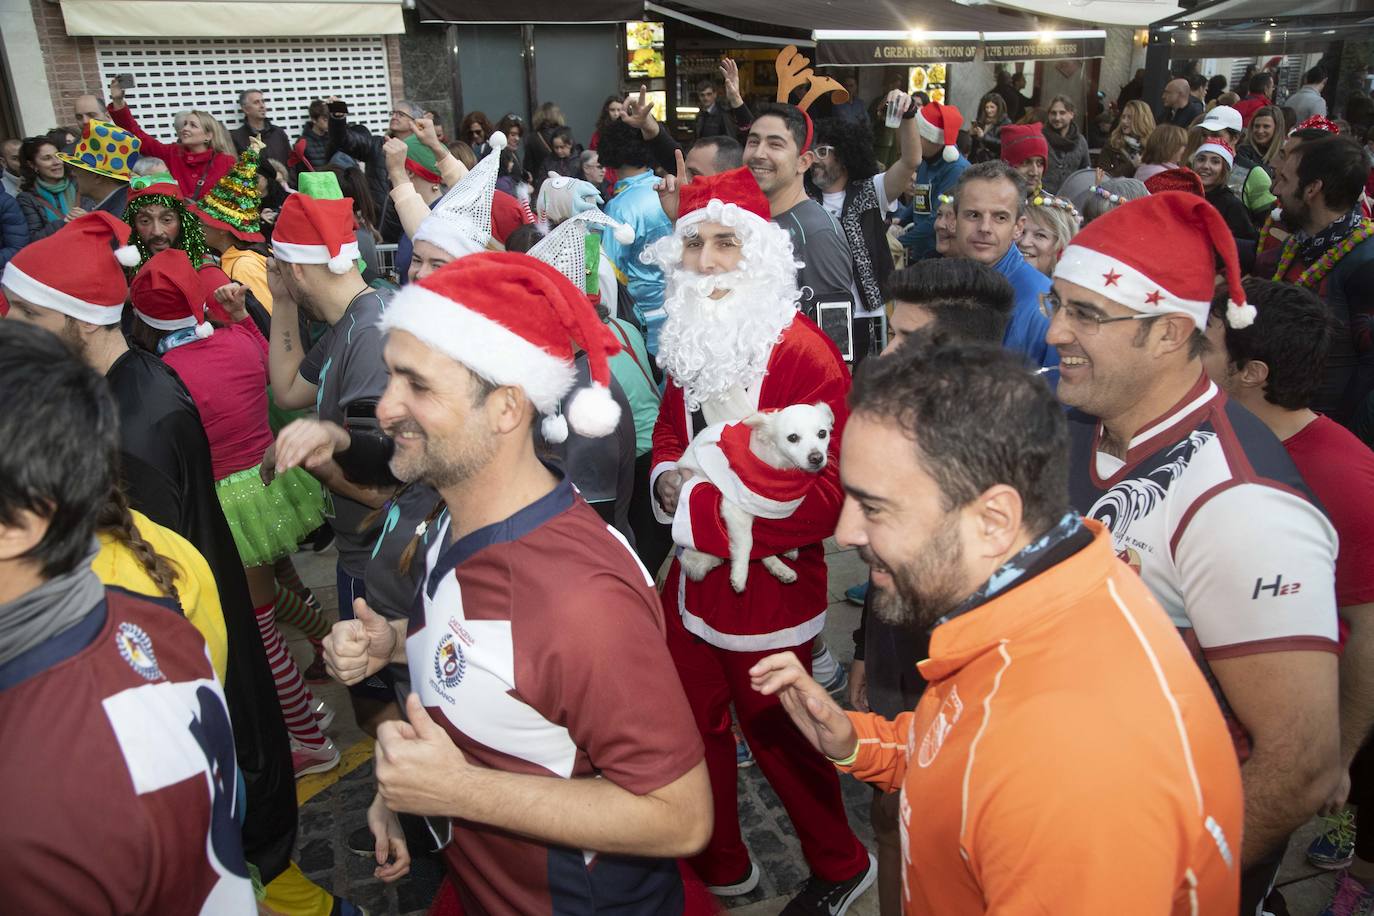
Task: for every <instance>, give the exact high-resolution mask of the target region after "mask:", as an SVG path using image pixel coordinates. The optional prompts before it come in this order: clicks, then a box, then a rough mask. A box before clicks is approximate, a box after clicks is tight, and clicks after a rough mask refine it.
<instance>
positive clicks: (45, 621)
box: [0, 539, 105, 665]
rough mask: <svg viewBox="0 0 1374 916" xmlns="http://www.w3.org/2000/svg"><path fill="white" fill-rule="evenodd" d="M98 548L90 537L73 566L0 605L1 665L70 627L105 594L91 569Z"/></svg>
mask: <svg viewBox="0 0 1374 916" xmlns="http://www.w3.org/2000/svg"><path fill="white" fill-rule="evenodd" d="M99 550H100V542H99V541H96V540H94V539H92V542H91V552H90V553H89V554H87V555H86V557H85V559H83V560H82V561H81V562H80V563H78V564H77V566H76V569H74V570H72V571H71V572H69V573H67V574H65V575H61V576H57V577H56V578H53V579H49V580H48V581H47V582H44V583H43V584H42V585H40V586H38V588H36V589H34V590H33V591H31V592H27V593H25V594H23V595H20V596H19V597H18V598H16V599H14V600H13V601H11V602H9V603H8V604H0V665H3V664H5V663H6V662H8V661H10V660H11V659H13V658H16V657H18V656H19V655H22V654H23V653H25V652H27V651H28V650H30V649H32V648H33V647H34V646H37V645H39V644H40V643H43V642H46V641H47V640H49V639H52V638H53V637H54V636H57V635H58V634H60V633H64V632H66V631H67V630H69V629H71V628H72V627H74V626H76V625H77V624H78V623H80V622H81V621H82V620H84V619H85V618H86V615H87V614H89V613H90V612H91V611H92V609H94V608H95V606H96V604H98V603H99V602H100V599H101V598H103V597H104V595H105V586H104V584H102V583H101V581H100V579H99V578H98V577H97V576H96V574H95V572H94V570H92V569H91V561H92V560H94V559H95V555H96V553H97V552H98V551H99Z"/></svg>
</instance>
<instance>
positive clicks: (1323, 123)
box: [1293, 115, 1341, 134]
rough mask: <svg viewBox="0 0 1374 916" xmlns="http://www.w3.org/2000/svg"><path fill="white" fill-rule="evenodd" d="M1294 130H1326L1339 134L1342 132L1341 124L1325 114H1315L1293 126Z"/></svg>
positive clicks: (1329, 132)
mask: <svg viewBox="0 0 1374 916" xmlns="http://www.w3.org/2000/svg"><path fill="white" fill-rule="evenodd" d="M1293 130H1294V131H1299V130H1324V131H1326V132H1327V133H1328V134H1339V133H1340V132H1341V126H1340V125H1339V124H1337V123H1336V122H1335V121H1333V120H1331V119H1330V118H1328V117H1326V116H1325V115H1313V116H1312V117H1310V118H1308V119H1307V120H1306V121H1303V122H1302V123H1301V124H1299V125H1298V126H1297V127H1295V128H1293Z"/></svg>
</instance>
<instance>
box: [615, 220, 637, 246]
mask: <svg viewBox="0 0 1374 916" xmlns="http://www.w3.org/2000/svg"><path fill="white" fill-rule="evenodd" d="M612 234H613V235H614V236H615V240H616V241H617V242H619V243H620V244H622V245H630V244H632V243H633V242H634V240H635V230H634V227H633V226H627V225H626V224H624V223H619V224H617V225H616V227H615V231H614V233H612Z"/></svg>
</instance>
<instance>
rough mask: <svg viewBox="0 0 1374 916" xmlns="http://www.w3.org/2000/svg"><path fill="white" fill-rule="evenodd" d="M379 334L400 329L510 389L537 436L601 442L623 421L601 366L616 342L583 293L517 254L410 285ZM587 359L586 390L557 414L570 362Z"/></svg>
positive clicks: (571, 377)
mask: <svg viewBox="0 0 1374 916" xmlns="http://www.w3.org/2000/svg"><path fill="white" fill-rule="evenodd" d="M381 327H382V330H384V331H405V332H407V333H409V334H413V335H414V336H415V337H417V338H418V339H419V340H421V341H423V342H424V343H425V344H427V345H429V346H430V347H432V348H433V349H435V350H438V351H439V352H440V353H443V354H445V355H446V356H449V357H451V358H452V359H454V360H456V361H457V362H459V363H462V364H463V365H464V366H465V367H467V369H468V370H469V371H470V372H473V373H475V374H476V375H479V376H481V377H482V378H484V379H486V380H487V381H488V382H490V383H492V384H493V385H516V386H519V387H520V388H523V389H524V391H525V395H526V396H527V397H528V398H529V399H530V400H531V401H532V402H534V406H535V409H536V410H538V411H539V412H540V413H541V414H543V415H544V421H543V423H542V425H541V430H542V431H543V434H544V438H545V439H546V440H548V441H549V442H554V443H557V442H562V441H563V440H564V439H566V438H567V437H568V427H569V425H571V426H572V428H573V430H575V431H576V432H577V433H579V434H580V435H583V436H591V437H596V436H607V435H610V434H611V433H613V432H614V431H615V429H616V426H617V424H619V422H620V405H618V404H617V403H616V402H615V401H614V399H612V397H611V391H610V382H611V370H610V366H609V364H608V362H607V360H608V359H609V358H610V357H612V356H614V355H615V354H616V353H618V352H619V351H620V342H619V341H617V340H616V338H615V335H614V334H612V333H611V331H610V330H609V329H608V328H607V327H606V325H604V324H602V322H601V319H600V318H599V317H598V316H597V314H596V310H595V309H594V308H593V307H592V304H591V300H590V299H588V298H587V294H586V293H585V292H583V291H582V290H580V289H578V288H577V287H576V286H574V285H573V284H572V283H571V282H570V281H569V280H568V278H567V277H565V276H563V275H562V274H561V273H559V272H558V271H557V270H555V269H554V268H552V267H550V266H549V265H548V264H545V263H543V262H542V261H538V260H536V259H534V258H532V257H530V256H529V255H524V254H517V253H515V252H505V251H500V252H495V251H488V252H481V253H478V254H473V255H469V256H468V257H465V258H459V259H458V260H456V261H452V262H450V263H449V264H446V265H445V266H444V267H441V268H440V269H439V270H436V271H435V272H434V273H432V274H430V275H429V276H427V277H425V278H424V279H423V280H419V281H417V282H415V283H411V284H409V285H407V286H406V287H405V288H404V289H403V290H401V292H399V293H397V294H396V297H395V298H394V299H392V300H391V305H390V306H389V307H388V308H387V310H386V313H385V314H384V315H383V316H382V323H381ZM579 349H581V350H585V351H586V352H587V363H588V368H589V369H590V370H591V378H592V384H591V387H589V388H584V389H582V390H581V391H579V392H578V393H577V394H576V395H575V396H574V397H573V399H572V402H571V403H570V404H569V405H568V415H567V418H566V419H565V418H564V417H563V415H562V414H561V412H560V410H559V404H560V402H561V401H562V400H563V397H564V396H565V395H566V394H567V393H568V392H569V391H571V390H572V387H573V385H574V384H575V382H576V380H577V370H576V368H575V367H574V365H573V358H574V357H575V356H576V355H577V351H578V350H579Z"/></svg>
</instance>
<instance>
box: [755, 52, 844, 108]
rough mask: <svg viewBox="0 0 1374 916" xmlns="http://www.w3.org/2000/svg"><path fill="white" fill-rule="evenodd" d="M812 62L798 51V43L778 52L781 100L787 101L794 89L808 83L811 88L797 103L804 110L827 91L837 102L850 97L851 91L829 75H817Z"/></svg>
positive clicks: (778, 97)
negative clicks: (812, 67) (811, 65)
mask: <svg viewBox="0 0 1374 916" xmlns="http://www.w3.org/2000/svg"><path fill="white" fill-rule="evenodd" d="M810 63H811V59H810V58H809V57H806V56H805V55H803V54H802V53H801V52H800V51H798V50H797V46H796V45H788V46H787V47H785V48H783V49H782V50H781V51H780V52H778V59H777V62H776V63H775V64H774V67H775V68H776V70H777V72H778V96H777V99H778V101H779V102H784V103H785V102H787V100H788V99H790V98H791V97H792V90H793V89H796V88H797V87H798V86H807V85H809V86H810V88H809V89H807V91H806V94H805V95H804V96H802V100H801V101H800V102H798V103H797V107H798V108H800V109H801V110H802V111H805V110H806V109H808V108H810V107H811V103H812V102H814V101H816V99H818V98H820V97H821V96H823V95H825V94H826V93H827V92H829V93H830V94H831V95H830V100H831V101H832V102H834V103H836V104H839V103H840V102H844V101H847V100H848V99H849V92H848V91H847V90H846V89H845V88H844V87H843V86H841V85H840V84H839V83H838V82H836V81H835V80H833V79H831V78H830V77H828V76H817V75H816V73H815V71H814V70H812V69H811V67H810Z"/></svg>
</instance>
